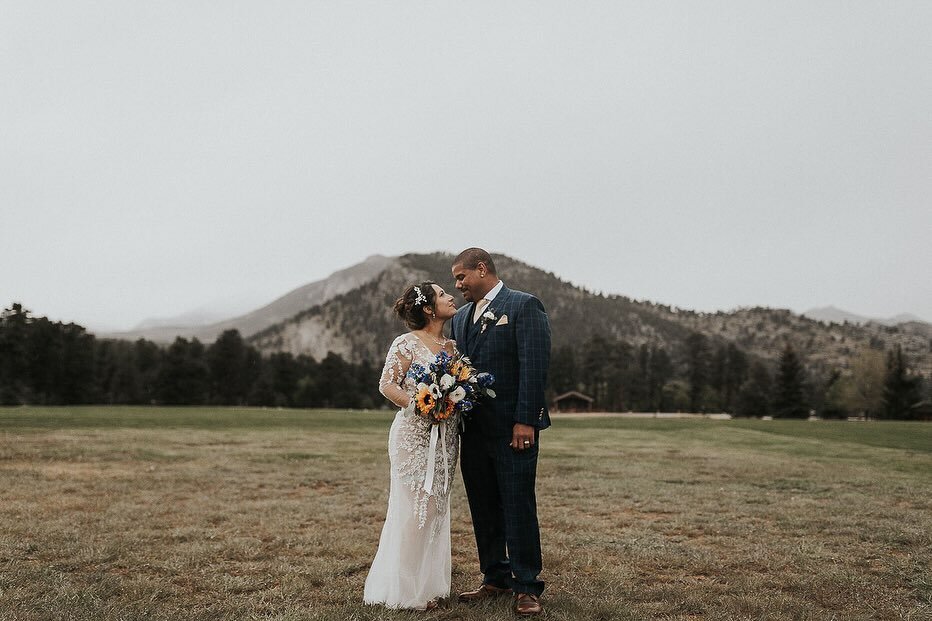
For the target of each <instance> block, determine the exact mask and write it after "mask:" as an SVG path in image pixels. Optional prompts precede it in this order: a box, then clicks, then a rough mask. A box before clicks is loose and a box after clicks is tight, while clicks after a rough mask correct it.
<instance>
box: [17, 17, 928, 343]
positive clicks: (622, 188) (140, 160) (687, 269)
mask: <svg viewBox="0 0 932 621" xmlns="http://www.w3.org/2000/svg"><path fill="white" fill-rule="evenodd" d="M0 6H2V11H0V13H2V18H0V216H2V222H0V250H2V255H0V304H2V305H3V306H5V307H6V306H9V304H10V303H11V302H12V301H14V300H15V301H21V302H23V303H24V304H25V305H26V306H27V307H28V308H30V309H32V310H33V312H34V313H35V314H38V315H48V316H50V317H52V318H54V319H62V320H74V321H77V322H80V323H83V324H85V325H88V326H90V327H92V328H105V327H106V328H126V327H130V326H132V325H134V324H136V323H137V322H139V321H140V320H142V319H145V318H147V317H160V316H172V315H175V314H179V313H183V312H185V311H190V310H193V309H197V308H202V307H205V306H206V307H209V308H213V309H217V310H221V311H229V312H234V311H243V310H248V309H251V308H252V307H255V306H258V305H261V304H263V303H265V302H268V301H270V300H271V299H272V298H274V297H277V296H278V295H281V294H284V293H285V292H287V291H289V290H290V289H292V288H294V287H297V286H300V285H302V284H305V283H307V282H310V281H313V280H317V279H320V278H323V277H325V276H327V275H328V274H330V273H331V272H333V271H334V270H336V269H339V268H342V267H346V266H349V265H352V264H355V263H357V262H359V261H361V260H363V259H364V258H366V256H368V255H371V254H375V253H379V254H386V255H396V254H402V253H405V252H412V251H414V252H420V251H434V250H445V251H449V252H458V251H459V250H461V249H462V248H464V247H466V246H471V245H479V246H484V247H486V248H488V249H490V250H492V251H493V252H503V253H506V254H509V255H511V256H513V257H516V258H518V259H521V260H523V261H526V262H528V263H531V264H533V265H535V266H538V267H541V268H543V269H545V270H548V271H552V272H555V273H556V274H557V275H559V276H561V277H563V278H565V279H568V280H571V281H573V282H574V283H577V284H581V285H585V286H587V287H589V288H591V289H595V290H601V291H604V292H606V293H619V294H624V295H628V296H631V297H634V298H638V299H649V300H654V301H658V302H664V303H669V304H674V305H678V306H681V307H685V308H695V309H699V310H714V309H725V310H727V309H732V308H735V307H739V306H751V305H767V306H775V307H783V308H792V309H794V310H797V311H803V310H806V309H808V308H810V307H813V306H820V305H827V304H834V305H836V306H840V307H842V308H845V309H847V310H850V311H853V312H857V313H861V314H866V315H874V316H889V315H893V314H896V313H901V312H910V313H915V314H918V315H920V316H922V317H924V318H926V319H932V286H930V281H932V279H930V273H932V249H930V248H932V244H930V243H929V241H930V233H932V198H930V197H932V71H930V67H932V43H930V32H932V2H929V1H928V0H922V1H918V2H909V1H907V0H897V1H896V2H889V1H879V2H866V1H854V0H848V1H842V2H827V1H819V0H805V1H802V2H792V1H790V2H787V1H780V2H773V1H772V0H766V1H762V2H755V1H749V0H736V1H734V2H697V1H695V0H686V1H683V2H662V1H655V0H650V1H647V0H645V1H643V2H622V1H618V0H613V1H611V2H605V3H596V2H578V1H575V2H557V3H555V2H542V1H540V0H535V1H533V2H520V3H519V2H477V1H470V2H455V3H450V2H435V1H431V2H386V1H384V0H380V1H377V2H366V3H362V2H347V1H345V0H340V1H333V2H309V1H308V0H301V1H296V2H238V1H230V0H224V1H223V2H220V1H217V2H191V1H190V0H186V1H184V2H167V1H164V0H163V1H160V2H152V3H141V2H122V1H121V2H93V3H88V2H78V1H73V0H72V1H67V2H12V1H4V0H0ZM437 277H438V278H440V279H441V280H442V279H445V278H447V274H438V275H437ZM505 278H506V281H507V274H506V275H505Z"/></svg>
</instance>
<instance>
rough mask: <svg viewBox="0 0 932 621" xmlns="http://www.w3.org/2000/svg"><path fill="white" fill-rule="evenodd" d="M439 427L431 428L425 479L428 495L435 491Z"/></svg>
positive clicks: (425, 489) (425, 488)
mask: <svg viewBox="0 0 932 621" xmlns="http://www.w3.org/2000/svg"><path fill="white" fill-rule="evenodd" d="M437 427H438V425H431V426H430V447H429V448H428V449H427V476H425V477H424V491H425V492H427V493H428V494H431V493H433V491H434V469H435V468H434V461H435V460H436V459H437V434H438V431H437ZM444 452H445V451H444Z"/></svg>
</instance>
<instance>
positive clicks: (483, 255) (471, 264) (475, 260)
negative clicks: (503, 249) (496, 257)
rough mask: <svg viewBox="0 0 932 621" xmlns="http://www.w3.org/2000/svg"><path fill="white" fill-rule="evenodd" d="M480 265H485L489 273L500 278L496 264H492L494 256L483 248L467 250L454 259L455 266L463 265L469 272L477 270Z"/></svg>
mask: <svg viewBox="0 0 932 621" xmlns="http://www.w3.org/2000/svg"><path fill="white" fill-rule="evenodd" d="M480 263H485V266H486V268H488V270H489V273H491V274H495V275H496V276H498V272H496V271H495V263H493V262H492V255H490V254H489V253H488V252H486V251H485V250H483V249H482V248H467V249H466V250H464V251H463V252H461V253H459V254H458V255H457V256H456V258H455V259H453V265H462V266H463V267H465V268H466V269H468V270H474V269H476V268H477V267H479V264H480Z"/></svg>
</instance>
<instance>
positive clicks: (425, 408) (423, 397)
mask: <svg viewBox="0 0 932 621" xmlns="http://www.w3.org/2000/svg"><path fill="white" fill-rule="evenodd" d="M415 399H416V403H417V409H418V411H419V412H420V413H421V414H423V415H424V416H427V415H428V414H430V411H431V410H433V409H434V405H435V404H436V403H437V400H436V399H434V396H433V395H432V394H430V388H428V387H427V386H425V387H424V388H421V390H420V391H418V393H417V397H415Z"/></svg>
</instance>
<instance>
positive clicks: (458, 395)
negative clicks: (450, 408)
mask: <svg viewBox="0 0 932 621" xmlns="http://www.w3.org/2000/svg"><path fill="white" fill-rule="evenodd" d="M465 397H466V391H465V390H464V389H463V387H462V386H457V387H456V390H454V391H453V392H451V393H450V401H452V402H453V403H459V402H460V401H462V400H463V399H464V398H465Z"/></svg>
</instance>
